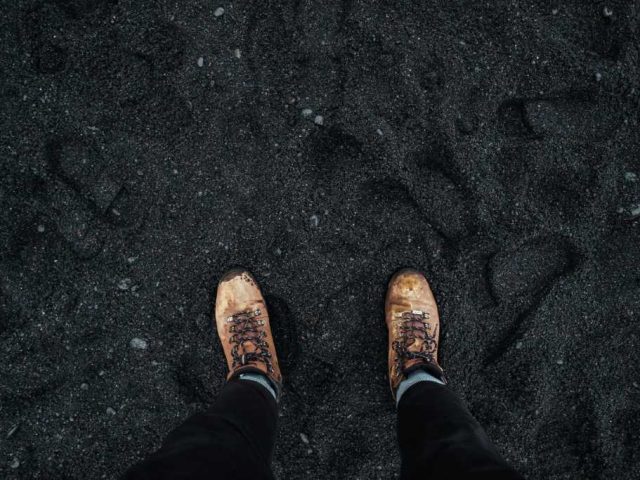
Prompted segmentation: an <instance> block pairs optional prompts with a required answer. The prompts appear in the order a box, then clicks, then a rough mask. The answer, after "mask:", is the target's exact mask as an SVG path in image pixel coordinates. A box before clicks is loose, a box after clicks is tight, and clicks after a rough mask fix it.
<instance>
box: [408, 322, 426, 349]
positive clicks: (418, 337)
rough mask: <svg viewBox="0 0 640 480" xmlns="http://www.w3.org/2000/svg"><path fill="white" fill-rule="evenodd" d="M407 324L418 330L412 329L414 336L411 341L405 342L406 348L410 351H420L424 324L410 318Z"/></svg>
mask: <svg viewBox="0 0 640 480" xmlns="http://www.w3.org/2000/svg"><path fill="white" fill-rule="evenodd" d="M407 324H408V325H409V326H411V327H414V328H417V329H419V330H414V331H413V333H414V338H413V339H411V340H410V341H411V343H408V344H407V350H409V351H410V352H421V351H422V349H423V348H424V334H425V333H424V324H423V323H422V322H421V321H419V320H410V321H409V322H407Z"/></svg>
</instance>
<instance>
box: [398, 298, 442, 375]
mask: <svg viewBox="0 0 640 480" xmlns="http://www.w3.org/2000/svg"><path fill="white" fill-rule="evenodd" d="M400 319H401V320H402V324H401V325H400V328H399V331H400V336H399V338H398V339H397V340H396V341H394V342H393V350H394V351H395V352H396V365H395V368H396V372H397V373H398V374H400V373H402V370H403V368H402V365H403V364H405V363H406V362H408V361H410V360H415V359H420V360H424V361H425V362H427V363H436V360H435V353H436V350H437V348H438V341H437V338H438V329H437V327H436V328H435V329H434V331H433V333H432V334H429V313H428V312H421V311H418V310H414V311H409V312H403V313H402V314H400ZM416 340H419V341H420V342H421V346H420V349H419V350H411V349H410V347H412V346H413V345H414V343H415V342H416Z"/></svg>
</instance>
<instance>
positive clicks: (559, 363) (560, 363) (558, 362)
mask: <svg viewBox="0 0 640 480" xmlns="http://www.w3.org/2000/svg"><path fill="white" fill-rule="evenodd" d="M556 363H557V364H558V365H564V360H558V361H557V362H556Z"/></svg>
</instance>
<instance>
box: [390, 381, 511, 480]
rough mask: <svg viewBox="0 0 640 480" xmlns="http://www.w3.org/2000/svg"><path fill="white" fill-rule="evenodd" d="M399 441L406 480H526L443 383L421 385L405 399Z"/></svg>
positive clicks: (400, 403) (400, 411)
mask: <svg viewBox="0 0 640 480" xmlns="http://www.w3.org/2000/svg"><path fill="white" fill-rule="evenodd" d="M416 373H422V372H416ZM409 378H411V375H409ZM398 439H399V443H400V452H401V457H402V475H401V478H403V479H407V480H409V479H411V480H413V479H421V480H424V479H427V478H428V479H433V480H439V479H452V480H454V479H455V480H458V479H487V480H489V479H491V480H503V479H504V480H507V479H509V480H511V479H513V480H515V479H522V477H521V476H520V475H519V474H518V473H517V472H515V471H514V470H513V469H512V468H511V467H510V466H509V465H508V464H507V463H506V462H505V461H504V460H503V459H502V457H501V456H500V454H499V453H498V452H497V451H496V449H495V448H494V446H493V445H492V444H491V441H490V440H489V438H487V435H486V434H485V432H484V430H483V429H482V427H481V426H480V424H479V423H478V422H477V421H476V419H475V418H473V416H472V415H471V413H470V412H469V410H467V408H466V407H465V406H464V404H463V403H462V401H461V400H460V399H459V398H458V397H457V396H456V395H455V394H454V393H453V392H452V391H451V390H450V389H449V388H448V387H446V386H445V385H443V384H442V383H437V382H435V381H418V382H416V383H415V384H413V385H411V386H410V387H408V388H407V390H406V391H405V392H404V393H403V394H402V395H401V397H400V399H399V401H398Z"/></svg>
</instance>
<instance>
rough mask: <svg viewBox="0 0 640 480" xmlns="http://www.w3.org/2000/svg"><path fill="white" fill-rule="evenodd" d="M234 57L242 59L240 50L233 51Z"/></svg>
mask: <svg viewBox="0 0 640 480" xmlns="http://www.w3.org/2000/svg"><path fill="white" fill-rule="evenodd" d="M233 56H234V57H236V58H240V57H241V56H242V53H241V52H240V49H239V48H236V49H235V50H234V51H233Z"/></svg>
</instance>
